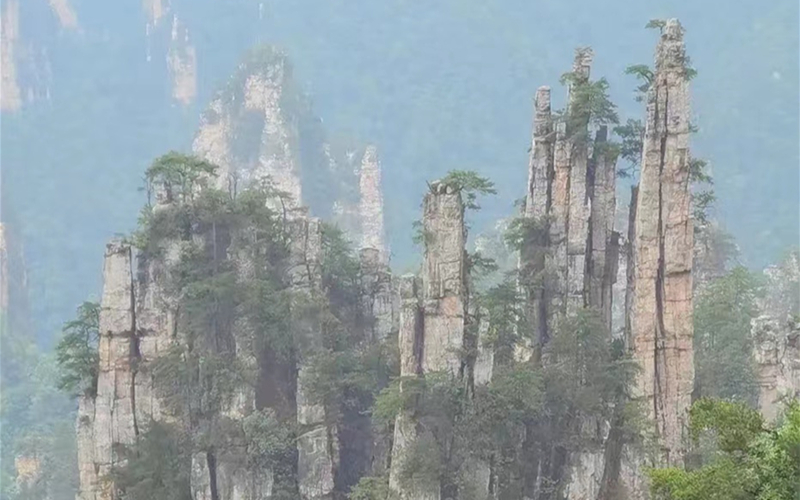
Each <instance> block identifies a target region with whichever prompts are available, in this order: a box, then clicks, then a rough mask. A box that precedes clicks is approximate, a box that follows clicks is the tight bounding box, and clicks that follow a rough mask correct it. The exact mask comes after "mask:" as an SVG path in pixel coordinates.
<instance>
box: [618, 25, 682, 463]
mask: <svg viewBox="0 0 800 500" xmlns="http://www.w3.org/2000/svg"><path fill="white" fill-rule="evenodd" d="M685 62H686V54H685V48H684V43H683V29H682V28H681V26H680V24H679V23H678V21H677V20H675V19H671V20H669V21H667V22H666V25H665V26H664V28H663V32H662V35H661V40H660V42H659V44H658V47H657V49H656V64H655V75H654V79H653V82H652V85H651V88H650V90H649V93H648V101H647V121H646V132H645V139H644V153H643V161H642V167H641V175H640V183H639V193H638V202H637V208H636V218H635V228H634V231H635V238H634V252H633V256H634V259H633V266H632V267H633V270H634V271H633V272H634V284H633V299H632V309H631V336H632V346H631V347H632V351H633V354H634V357H635V359H636V360H637V361H638V363H639V365H640V367H641V371H640V373H639V375H638V380H637V384H636V395H637V397H638V398H639V399H640V400H641V401H643V402H644V406H645V407H646V408H647V411H648V414H649V418H650V419H652V421H653V422H654V430H655V432H656V435H657V436H658V440H659V444H660V446H661V453H660V454H661V457H660V458H659V461H660V462H662V463H664V464H668V465H681V464H683V454H684V451H685V449H684V438H685V429H686V425H687V423H688V422H687V420H686V419H687V416H688V414H687V411H688V409H689V406H690V404H691V394H692V389H693V382H694V364H693V351H692V257H693V229H692V220H691V210H690V203H691V202H690V193H689V134H690V132H689V95H688V78H687V75H686V64H685Z"/></svg>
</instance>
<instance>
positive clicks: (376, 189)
mask: <svg viewBox="0 0 800 500" xmlns="http://www.w3.org/2000/svg"><path fill="white" fill-rule="evenodd" d="M359 191H360V194H361V200H360V202H359V205H358V212H359V218H360V219H361V248H374V249H376V250H378V252H379V256H380V257H381V259H383V260H384V261H388V252H387V249H386V243H385V242H386V233H385V231H384V228H383V192H382V190H381V167H380V163H379V161H378V150H377V149H376V148H375V146H367V148H366V150H365V151H364V157H363V158H362V160H361V172H360V175H359Z"/></svg>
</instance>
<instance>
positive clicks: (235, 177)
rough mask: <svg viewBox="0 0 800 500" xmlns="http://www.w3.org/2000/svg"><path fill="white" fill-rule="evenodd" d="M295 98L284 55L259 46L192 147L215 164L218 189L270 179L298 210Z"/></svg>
mask: <svg viewBox="0 0 800 500" xmlns="http://www.w3.org/2000/svg"><path fill="white" fill-rule="evenodd" d="M299 99H300V96H299V94H298V93H297V91H296V89H295V88H294V85H293V82H292V69H291V65H290V64H289V62H288V60H287V58H286V56H285V55H284V54H283V53H281V52H279V51H277V50H276V49H272V48H270V47H263V48H260V49H258V50H256V51H253V52H252V53H251V54H250V55H249V57H248V59H247V60H246V61H245V62H244V63H242V64H241V65H240V66H239V68H238V69H237V72H236V74H235V75H234V76H233V77H232V78H231V80H230V81H229V82H228V85H227V86H226V88H224V89H223V90H222V91H221V92H219V93H218V95H217V96H216V97H215V98H214V100H212V102H211V104H210V105H209V109H208V110H207V111H206V112H205V113H204V114H203V118H202V120H201V124H200V128H199V130H198V132H197V134H196V136H195V139H194V143H193V145H192V149H193V150H194V152H195V153H196V154H197V155H198V156H201V157H203V158H205V159H207V160H208V161H211V162H213V163H215V164H217V165H219V167H220V172H219V174H220V175H219V178H218V187H220V188H222V189H225V190H231V191H236V190H237V189H238V188H239V187H240V186H243V185H245V184H246V183H248V182H251V181H257V180H259V179H267V178H269V179H271V181H272V182H273V183H274V185H275V187H276V188H277V189H279V190H280V191H283V192H284V193H286V194H287V195H288V197H289V198H288V199H287V200H286V202H287V203H288V204H289V205H290V206H291V207H297V206H299V204H300V203H301V201H302V197H301V194H302V193H301V187H300V158H299V156H300V152H299V137H298V134H299V132H298V128H297V124H298V122H299V121H300V117H299V115H300V113H301V107H302V106H301V105H300V103H299Z"/></svg>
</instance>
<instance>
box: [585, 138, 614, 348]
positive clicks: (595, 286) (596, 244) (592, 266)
mask: <svg viewBox="0 0 800 500" xmlns="http://www.w3.org/2000/svg"><path fill="white" fill-rule="evenodd" d="M607 138H608V130H607V128H606V127H601V128H600V129H599V130H598V131H597V135H596V137H595V141H594V158H593V159H592V162H591V165H590V167H591V168H590V171H589V176H588V178H589V186H588V193H587V194H588V198H589V201H590V207H591V208H590V217H589V250H588V254H589V259H588V260H587V265H586V269H587V273H588V274H587V277H586V290H587V305H589V306H590V307H593V308H595V309H596V310H597V311H599V312H600V314H601V315H602V317H603V320H604V322H605V324H606V326H607V327H608V331H609V332H611V331H612V329H611V306H612V301H611V296H612V287H613V285H614V283H615V282H616V280H617V267H618V265H619V238H620V236H619V233H617V232H616V231H614V218H615V211H616V204H617V201H616V189H617V183H616V179H617V172H616V167H615V166H616V157H615V156H614V154H613V152H611V151H609V148H608V143H607Z"/></svg>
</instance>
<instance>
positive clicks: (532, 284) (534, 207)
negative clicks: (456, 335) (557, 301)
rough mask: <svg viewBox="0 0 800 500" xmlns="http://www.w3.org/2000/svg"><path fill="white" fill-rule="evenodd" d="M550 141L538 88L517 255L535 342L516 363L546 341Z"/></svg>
mask: <svg viewBox="0 0 800 500" xmlns="http://www.w3.org/2000/svg"><path fill="white" fill-rule="evenodd" d="M554 139H555V131H554V130H553V120H552V116H551V113H550V87H539V89H538V90H537V91H536V97H535V99H534V120H533V135H532V138H531V154H530V157H529V161H528V194H527V198H526V201H525V212H524V215H525V218H526V219H527V221H526V223H527V225H528V227H526V234H525V238H526V240H525V241H524V242H523V245H522V249H521V251H520V255H519V271H520V277H519V282H520V283H519V284H520V286H521V288H522V291H523V293H524V294H525V319H526V323H527V324H528V325H529V327H530V328H533V329H534V331H535V334H534V335H535V340H534V341H533V344H534V345H533V346H530V347H529V346H524V345H520V346H518V347H517V352H516V354H515V356H516V358H517V359H519V360H526V359H529V358H530V357H531V356H536V357H539V356H540V354H541V349H542V346H543V345H544V344H545V343H546V342H547V339H548V323H547V303H546V290H545V288H546V287H545V260H546V255H547V246H548V243H549V242H548V225H547V224H548V217H549V215H550V214H549V211H550V184H551V181H552V178H553V143H554ZM531 347H532V348H531Z"/></svg>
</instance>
